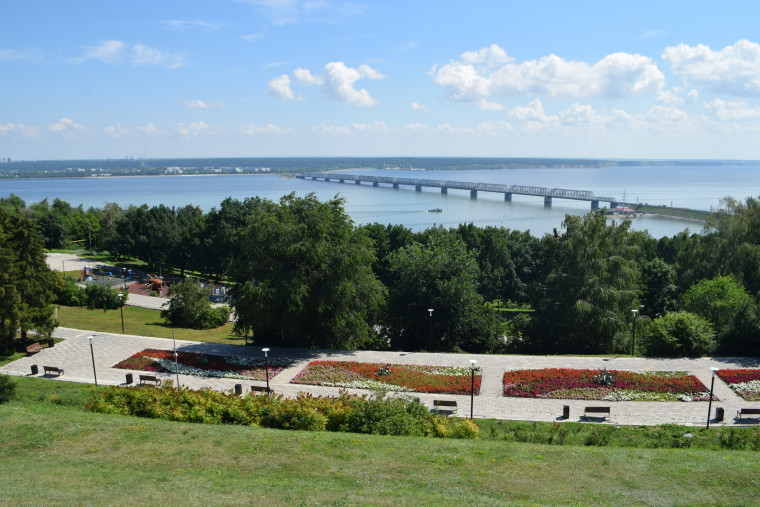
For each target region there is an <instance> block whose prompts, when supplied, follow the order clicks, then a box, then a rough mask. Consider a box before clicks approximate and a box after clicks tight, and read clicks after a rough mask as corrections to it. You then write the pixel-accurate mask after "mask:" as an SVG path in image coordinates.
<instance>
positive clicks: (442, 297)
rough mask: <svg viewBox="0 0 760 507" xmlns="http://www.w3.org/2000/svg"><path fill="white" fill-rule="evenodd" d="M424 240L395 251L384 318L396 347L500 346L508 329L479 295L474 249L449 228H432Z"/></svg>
mask: <svg viewBox="0 0 760 507" xmlns="http://www.w3.org/2000/svg"><path fill="white" fill-rule="evenodd" d="M423 241H424V242H414V243H412V244H411V245H408V246H406V247H404V248H401V249H399V250H397V251H396V252H394V253H392V254H391V255H390V259H389V260H390V272H391V275H392V282H391V285H390V287H389V295H388V311H387V316H386V319H385V320H386V324H387V326H386V329H387V332H388V334H389V336H390V338H391V343H392V345H393V346H394V347H395V348H400V349H404V350H445V351H461V350H466V351H470V352H491V351H495V350H499V345H500V343H501V342H500V337H501V335H502V334H503V333H501V332H500V326H499V324H500V323H499V320H498V317H496V316H495V314H494V311H493V310H492V309H490V308H488V307H487V306H486V305H485V304H484V300H483V297H482V296H481V295H480V294H479V293H478V279H479V275H480V272H479V269H478V262H477V259H476V257H475V253H474V252H468V251H467V247H466V245H465V243H464V242H463V241H462V240H461V239H459V238H457V237H456V235H454V234H451V233H449V232H447V231H438V230H434V231H428V234H426V235H425V236H424V238H423ZM431 308H432V309H433V316H432V318H431V317H430V315H429V312H428V309H431Z"/></svg>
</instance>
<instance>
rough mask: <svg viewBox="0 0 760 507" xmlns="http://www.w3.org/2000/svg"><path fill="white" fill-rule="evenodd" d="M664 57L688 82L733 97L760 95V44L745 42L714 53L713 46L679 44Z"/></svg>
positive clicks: (676, 72) (672, 47)
mask: <svg viewBox="0 0 760 507" xmlns="http://www.w3.org/2000/svg"><path fill="white" fill-rule="evenodd" d="M662 58H663V59H664V60H665V61H667V62H668V63H669V64H670V67H671V69H672V70H673V72H674V73H675V74H676V75H678V76H680V77H682V78H684V80H686V81H687V82H691V81H693V82H699V83H702V84H704V85H705V86H707V87H708V88H709V89H711V90H715V91H719V92H726V93H731V94H733V95H757V94H760V45H759V44H757V43H754V42H750V41H748V40H746V39H742V40H739V41H737V42H736V43H734V45H732V46H726V47H725V48H723V49H721V50H720V51H714V50H712V49H710V47H709V46H706V45H704V44H698V45H697V46H689V45H687V44H679V45H678V46H670V47H667V48H665V51H664V53H663V54H662Z"/></svg>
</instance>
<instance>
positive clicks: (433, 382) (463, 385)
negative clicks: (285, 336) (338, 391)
mask: <svg viewBox="0 0 760 507" xmlns="http://www.w3.org/2000/svg"><path fill="white" fill-rule="evenodd" d="M381 369H382V370H385V371H387V373H384V372H383V371H381ZM475 372H476V375H475V383H474V386H475V394H478V393H479V392H480V382H481V379H482V376H481V375H480V370H479V369H478V368H476V370H475ZM471 375H472V372H471V371H470V368H465V367H447V366H420V365H408V364H388V365H386V364H380V363H358V362H353V361H312V362H311V363H309V364H308V365H307V366H306V368H304V369H303V370H302V371H301V372H300V373H298V375H296V376H295V378H293V380H291V382H292V383H294V384H310V385H322V386H337V387H353V388H360V389H372V388H381V389H382V388H384V389H388V390H391V391H414V392H418V393H439V394H470V384H471V382H472V378H471Z"/></svg>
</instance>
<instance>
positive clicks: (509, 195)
mask: <svg viewBox="0 0 760 507" xmlns="http://www.w3.org/2000/svg"><path fill="white" fill-rule="evenodd" d="M504 200H505V201H506V202H512V193H511V192H505V193H504Z"/></svg>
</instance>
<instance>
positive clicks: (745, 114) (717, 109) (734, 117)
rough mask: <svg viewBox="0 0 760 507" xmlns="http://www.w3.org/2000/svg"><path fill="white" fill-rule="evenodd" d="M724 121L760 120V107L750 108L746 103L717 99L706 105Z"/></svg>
mask: <svg viewBox="0 0 760 507" xmlns="http://www.w3.org/2000/svg"><path fill="white" fill-rule="evenodd" d="M705 107H706V108H707V109H708V110H710V111H712V112H714V113H715V116H717V117H718V119H719V120H722V121H747V120H756V119H758V118H760V107H752V108H751V107H749V106H748V105H747V103H746V102H745V101H743V100H742V101H736V102H726V101H724V100H722V99H715V100H713V101H712V102H709V103H707V104H705Z"/></svg>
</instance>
